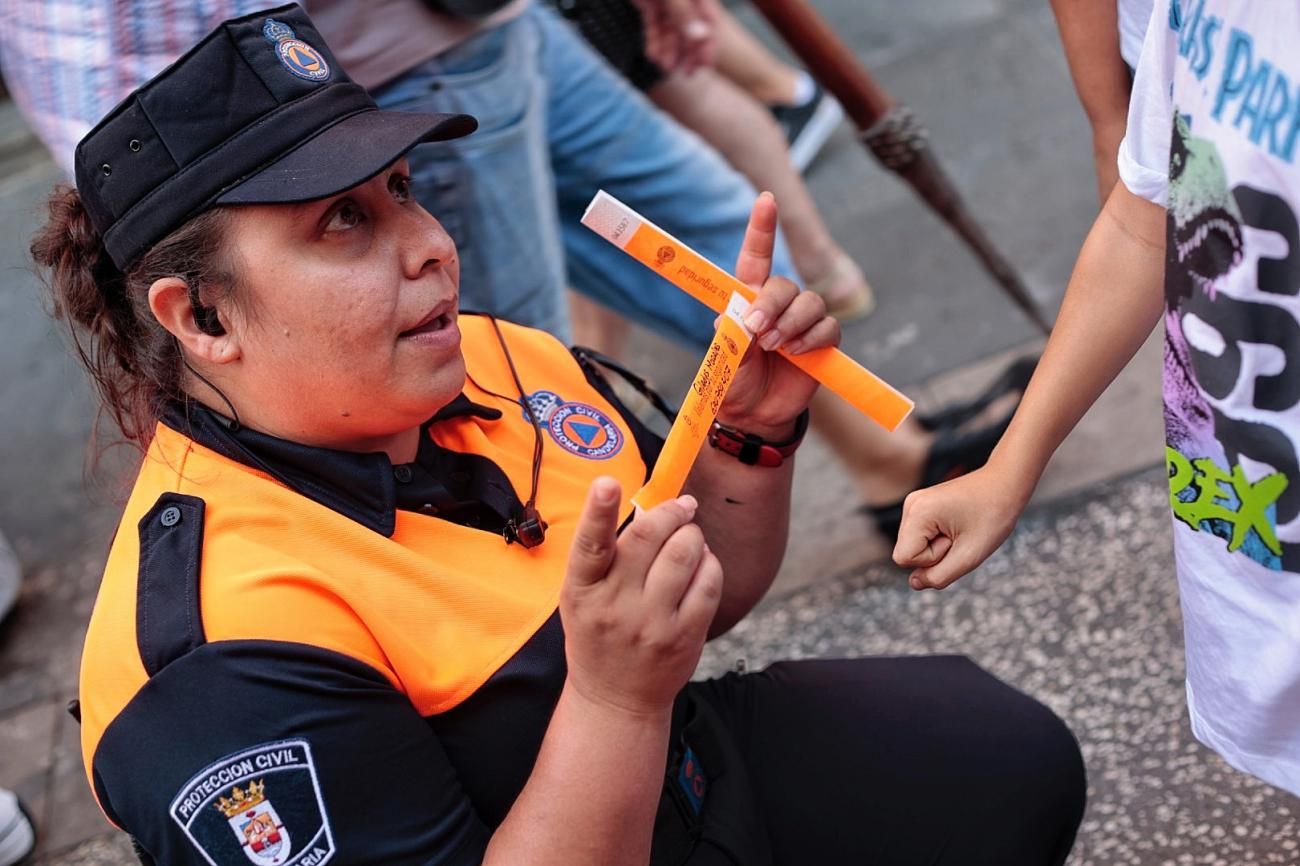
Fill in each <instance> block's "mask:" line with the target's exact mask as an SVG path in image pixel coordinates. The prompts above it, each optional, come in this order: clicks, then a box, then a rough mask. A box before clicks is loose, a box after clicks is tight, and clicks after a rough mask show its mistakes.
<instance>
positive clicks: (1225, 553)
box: [1119, 0, 1300, 794]
mask: <svg viewBox="0 0 1300 866" xmlns="http://www.w3.org/2000/svg"><path fill="white" fill-rule="evenodd" d="M1171 7H1172V8H1171ZM1297 44H1300V4H1297V3H1294V2H1287V3H1243V2H1239V0H1160V2H1158V3H1157V4H1156V8H1155V9H1154V10H1153V12H1152V17H1151V23H1150V25H1149V27H1148V31H1147V37H1146V42H1145V44H1144V47H1143V53H1142V57H1141V60H1140V62H1139V64H1138V68H1137V76H1136V79H1135V81H1134V88H1133V99H1132V103H1131V105H1130V108H1129V120H1128V134H1127V137H1126V138H1125V139H1124V142H1123V143H1122V144H1121V145H1120V155H1119V164H1120V165H1119V167H1120V177H1121V179H1122V180H1123V182H1124V183H1125V185H1126V186H1127V187H1128V188H1129V189H1130V190H1131V191H1132V192H1134V193H1135V194H1137V195H1140V196H1143V197H1144V198H1147V199H1150V200H1151V201H1154V202H1156V203H1158V204H1162V205H1164V206H1165V207H1166V211H1167V214H1168V235H1167V237H1168V238H1169V245H1168V250H1167V252H1166V266H1165V301H1166V305H1165V329H1166V340H1165V369H1164V400H1165V428H1166V444H1167V448H1166V456H1167V459H1168V467H1169V474H1170V479H1169V481H1170V492H1171V498H1170V503H1171V505H1172V507H1173V512H1174V545H1175V553H1176V557H1177V564H1178V581H1179V590H1180V593H1181V600H1182V607H1183V618H1184V629H1185V634H1186V639H1187V698H1188V704H1189V709H1190V711H1191V718H1192V728H1193V730H1194V732H1195V734H1196V736H1197V738H1199V739H1200V740H1201V741H1202V742H1204V743H1206V744H1207V745H1209V746H1211V747H1212V748H1214V749H1215V750H1216V751H1218V752H1219V753H1220V754H1221V755H1223V757H1224V758H1226V759H1227V760H1228V762H1229V763H1231V764H1233V765H1234V766H1236V767H1238V768H1240V769H1243V770H1246V771H1247V772H1250V773H1253V774H1255V775H1256V776H1259V777H1260V778H1262V779H1264V780H1265V781H1268V782H1271V783H1272V784H1274V785H1277V786H1279V787H1281V788H1285V789H1287V790H1289V791H1291V792H1292V793H1296V794H1300V468H1298V465H1297V453H1300V223H1298V222H1297V217H1296V209H1297V205H1298V203H1300V162H1298V160H1300V51H1297V50H1296V46H1297Z"/></svg>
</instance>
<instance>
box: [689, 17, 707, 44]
mask: <svg viewBox="0 0 1300 866" xmlns="http://www.w3.org/2000/svg"><path fill="white" fill-rule="evenodd" d="M684 29H685V32H686V38H687V39H691V40H700V39H708V38H709V34H710V33H711V32H712V29H711V28H710V27H709V24H708V22H707V21H701V20H699V19H698V18H697V19H695V20H694V21H690V22H687V24H686V27H685V28H684Z"/></svg>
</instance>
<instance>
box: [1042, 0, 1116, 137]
mask: <svg viewBox="0 0 1300 866" xmlns="http://www.w3.org/2000/svg"><path fill="white" fill-rule="evenodd" d="M1052 11H1053V12H1054V13H1055V14H1056V26H1057V27H1058V28H1059V29H1060V31H1061V44H1062V45H1063V46H1064V48H1065V59H1066V62H1067V63H1068V64H1069V66H1070V77H1071V78H1072V79H1074V88H1075V90H1076V91H1077V92H1078V94H1079V102H1080V103H1082V104H1083V110H1084V112H1085V113H1086V114H1087V115H1088V120H1089V122H1090V123H1091V124H1092V128H1093V133H1094V135H1096V134H1097V133H1098V131H1099V130H1102V129H1107V128H1114V127H1115V125H1117V124H1118V125H1119V127H1120V128H1121V129H1122V128H1123V124H1124V120H1125V118H1126V117H1127V115H1128V99H1129V75H1128V68H1127V67H1126V66H1125V64H1124V59H1123V57H1122V56H1121V55H1120V53H1119V16H1118V12H1117V11H1116V6H1115V3H1114V2H1113V0H1111V2H1107V0H1052Z"/></svg>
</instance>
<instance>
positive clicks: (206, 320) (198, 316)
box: [186, 283, 226, 337]
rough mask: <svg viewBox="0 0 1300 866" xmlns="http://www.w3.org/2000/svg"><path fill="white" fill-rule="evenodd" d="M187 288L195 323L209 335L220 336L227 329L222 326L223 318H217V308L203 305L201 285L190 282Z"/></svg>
mask: <svg viewBox="0 0 1300 866" xmlns="http://www.w3.org/2000/svg"><path fill="white" fill-rule="evenodd" d="M186 288H188V289H189V294H190V309H191V310H193V311H194V324H196V325H198V326H199V330H200V331H202V332H203V333H205V334H207V335H208V336H209V337H220V336H221V335H222V334H224V333H226V329H225V328H223V327H221V320H220V319H218V318H217V308H216V307H205V306H203V300H202V299H201V298H200V297H199V287H198V286H196V285H194V284H193V283H189V284H187V286H186Z"/></svg>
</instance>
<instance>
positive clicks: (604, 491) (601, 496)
mask: <svg viewBox="0 0 1300 866" xmlns="http://www.w3.org/2000/svg"><path fill="white" fill-rule="evenodd" d="M616 496H618V491H617V490H615V489H614V485H613V484H610V483H609V482H608V481H601V482H598V483H597V484H596V501H597V502H602V503H604V504H606V505H608V504H609V503H611V502H613V501H614V497H616Z"/></svg>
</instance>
